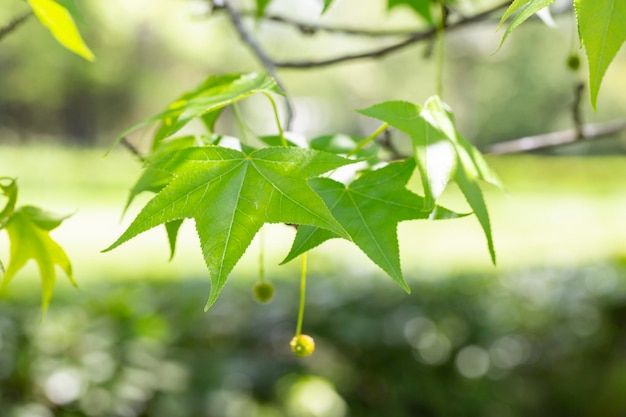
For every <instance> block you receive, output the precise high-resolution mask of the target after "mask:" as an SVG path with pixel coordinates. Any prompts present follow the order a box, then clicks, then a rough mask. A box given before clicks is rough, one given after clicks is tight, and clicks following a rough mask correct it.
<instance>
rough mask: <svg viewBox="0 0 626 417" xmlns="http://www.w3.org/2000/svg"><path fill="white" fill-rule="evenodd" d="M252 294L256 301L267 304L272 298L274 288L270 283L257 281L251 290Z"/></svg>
mask: <svg viewBox="0 0 626 417" xmlns="http://www.w3.org/2000/svg"><path fill="white" fill-rule="evenodd" d="M252 292H253V293H254V298H256V299H257V301H260V302H262V303H267V302H269V301H270V300H271V299H272V297H274V286H273V285H272V284H271V283H270V282H266V281H259V282H257V283H256V285H255V286H254V288H253V289H252Z"/></svg>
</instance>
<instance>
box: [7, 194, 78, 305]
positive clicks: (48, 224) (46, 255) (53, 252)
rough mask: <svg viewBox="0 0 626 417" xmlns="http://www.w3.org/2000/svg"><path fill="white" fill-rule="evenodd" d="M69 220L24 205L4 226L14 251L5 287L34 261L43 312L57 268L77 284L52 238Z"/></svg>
mask: <svg viewBox="0 0 626 417" xmlns="http://www.w3.org/2000/svg"><path fill="white" fill-rule="evenodd" d="M66 218H67V216H60V215H56V214H53V213H49V212H46V211H44V210H41V209H39V208H37V207H33V206H24V207H21V208H19V209H18V210H16V211H14V212H13V214H12V215H11V217H10V218H9V220H8V221H7V222H6V224H5V227H4V228H5V229H6V231H7V233H8V235H9V240H10V243H11V249H10V260H9V264H8V265H7V267H6V271H5V273H4V279H3V281H2V288H4V287H6V286H7V285H8V284H9V282H10V281H11V280H12V279H13V277H14V276H15V274H16V273H17V272H18V271H19V270H20V269H22V267H23V266H24V265H25V264H26V262H28V261H29V260H30V259H34V260H35V262H37V265H38V267H39V274H40V276H41V280H42V284H41V289H42V301H41V308H42V311H43V312H44V313H45V311H46V310H47V308H48V305H49V304H50V299H51V298H52V292H53V289H54V283H55V281H56V271H55V266H59V267H60V268H61V269H62V270H63V271H65V273H66V274H67V276H68V278H69V279H70V281H71V283H72V284H73V285H76V282H75V281H74V276H73V274H72V265H71V264H70V260H69V259H68V257H67V255H66V254H65V251H64V250H63V248H61V246H59V244H58V243H56V242H55V241H54V240H52V238H51V237H50V235H49V232H50V231H51V230H53V229H55V228H56V227H57V226H59V225H60V224H61V222H62V221H63V220H64V219H66Z"/></svg>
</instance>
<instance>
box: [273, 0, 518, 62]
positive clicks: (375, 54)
mask: <svg viewBox="0 0 626 417" xmlns="http://www.w3.org/2000/svg"><path fill="white" fill-rule="evenodd" d="M510 4H511V2H510V1H506V2H504V3H501V4H499V5H497V6H494V7H492V8H490V9H488V10H485V11H484V12H481V13H478V14H476V15H474V16H469V17H464V18H462V19H460V20H458V21H456V22H454V23H450V24H447V25H446V27H445V29H446V31H450V30H454V29H459V28H461V27H463V26H467V25H469V24H471V23H475V22H478V21H481V20H484V19H486V18H487V17H489V15H491V14H492V13H493V12H496V11H498V10H500V9H503V8H505V7H507V6H509V5H510ZM436 34H437V29H436V28H430V29H427V30H424V31H420V32H415V33H413V34H411V35H410V36H409V37H408V38H406V39H405V40H403V41H400V42H398V43H395V44H393V45H389V46H385V47H383V48H379V49H375V50H372V51H367V52H360V53H356V54H348V55H342V56H338V57H335V58H329V59H322V60H319V61H314V60H303V61H274V65H275V66H276V67H277V68H314V67H324V66H328V65H334V64H339V63H341V62H346V61H353V60H357V59H365V58H381V57H383V56H385V55H388V54H390V53H392V52H395V51H397V50H399V49H402V48H405V47H407V46H410V45H413V44H414V43H416V42H419V41H422V40H425V39H431V38H433V37H434V36H436Z"/></svg>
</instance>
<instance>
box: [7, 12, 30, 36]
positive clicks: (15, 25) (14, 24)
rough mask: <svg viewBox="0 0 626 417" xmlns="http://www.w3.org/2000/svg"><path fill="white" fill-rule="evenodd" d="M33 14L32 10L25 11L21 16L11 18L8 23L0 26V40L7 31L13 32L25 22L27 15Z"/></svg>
mask: <svg viewBox="0 0 626 417" xmlns="http://www.w3.org/2000/svg"><path fill="white" fill-rule="evenodd" d="M32 15H33V12H32V11H31V12H26V13H24V14H23V15H21V16H18V17H16V18H15V19H13V20H11V22H9V24H7V25H6V26H3V27H1V28H0V40H2V39H3V38H4V37H5V36H7V35H8V34H9V33H11V32H13V31H14V30H15V29H17V28H18V27H20V26H21V24H22V23H24V22H26V21H27V20H28V18H29V17H31V16H32Z"/></svg>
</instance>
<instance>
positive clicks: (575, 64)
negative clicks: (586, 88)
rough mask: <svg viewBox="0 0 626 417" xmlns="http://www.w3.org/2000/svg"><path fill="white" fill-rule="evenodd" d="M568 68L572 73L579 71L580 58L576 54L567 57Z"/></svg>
mask: <svg viewBox="0 0 626 417" xmlns="http://www.w3.org/2000/svg"><path fill="white" fill-rule="evenodd" d="M567 68H569V69H571V70H572V71H578V69H579V68H580V58H579V57H578V55H576V54H572V55H570V56H568V57H567Z"/></svg>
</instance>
